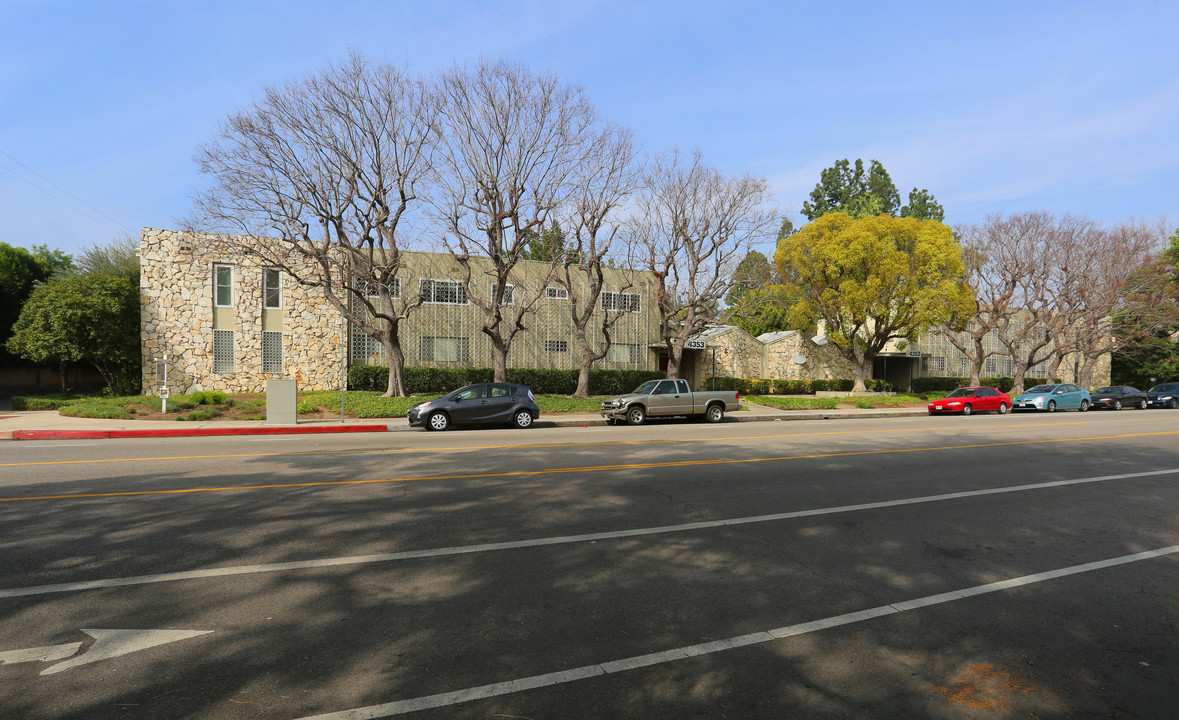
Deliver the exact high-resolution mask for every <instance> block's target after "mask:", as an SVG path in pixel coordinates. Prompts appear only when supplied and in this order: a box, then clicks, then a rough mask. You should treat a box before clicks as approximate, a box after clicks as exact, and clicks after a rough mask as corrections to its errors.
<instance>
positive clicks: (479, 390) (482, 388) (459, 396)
mask: <svg viewBox="0 0 1179 720" xmlns="http://www.w3.org/2000/svg"><path fill="white" fill-rule="evenodd" d="M485 397H487V386H486V385H472V386H471V387H469V388H467V389H466V390H462V391H460V392H457V393H455V396H454V399H455V400H478V399H480V398H485Z"/></svg>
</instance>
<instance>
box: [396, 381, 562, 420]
mask: <svg viewBox="0 0 1179 720" xmlns="http://www.w3.org/2000/svg"><path fill="white" fill-rule="evenodd" d="M408 417H409V424H410V425H411V426H413V427H424V428H426V429H427V430H446V429H447V428H449V427H450V426H451V425H509V426H511V427H518V428H527V427H532V424H533V423H534V422H536V419H537V418H539V417H540V408H539V407H537V406H536V398H535V397H533V396H532V388H530V387H528V386H527V385H514V384H512V383H475V384H474V385H467V386H466V387H461V388H459V389H458V390H455V391H454V392H452V393H450V394H449V395H445V396H443V397H440V398H438V399H436V400H429V401H427V402H424V403H418V404H417V405H414V406H413V407H411V408H410V409H409V414H408Z"/></svg>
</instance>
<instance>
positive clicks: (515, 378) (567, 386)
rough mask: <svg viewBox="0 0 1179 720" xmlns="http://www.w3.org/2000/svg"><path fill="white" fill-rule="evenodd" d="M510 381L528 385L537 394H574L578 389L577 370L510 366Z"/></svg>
mask: <svg viewBox="0 0 1179 720" xmlns="http://www.w3.org/2000/svg"><path fill="white" fill-rule="evenodd" d="M508 382H510V383H517V384H520V385H527V386H528V387H530V388H532V392H533V393H534V394H536V395H572V394H573V393H574V392H575V391H576V390H577V371H576V370H534V369H529V368H508Z"/></svg>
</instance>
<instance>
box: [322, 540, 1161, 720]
mask: <svg viewBox="0 0 1179 720" xmlns="http://www.w3.org/2000/svg"><path fill="white" fill-rule="evenodd" d="M1175 553H1179V545H1172V546H1170V547H1164V548H1159V549H1157V550H1148V551H1146V552H1140V553H1134V554H1133V555H1123V556H1121V557H1116V558H1110V559H1109V560H1099V561H1097V562H1091V563H1085V564H1083V565H1073V566H1071V567H1065V568H1060V569H1058V570H1050V571H1048V572H1042V573H1036V574H1034V575H1024V576H1022V577H1017V578H1011V579H1009V580H1001V581H999V582H993V583H988V584H986V585H976V586H974V587H969V588H963V589H961V590H956V591H954V592H948V593H941V594H938V595H928V596H926V597H921V598H914V599H913V600H909V601H906V602H900V603H893V604H890V605H881V606H879V607H874V608H869V609H867V610H860V611H859V612H853V613H847V614H845V615H836V616H833V617H828V618H823V619H821V620H814V621H812V622H807V623H801V624H798V625H788V626H785V627H780V628H774V629H772V630H765V631H762V632H756V633H751V634H749V635H740V636H737V637H732V638H727V639H724V640H716V641H713V642H708V643H701V644H699V645H688V646H686V647H680V648H675V649H672V650H665V651H662V652H656V653H650V654H648V655H637V656H634V657H629V658H624V659H622V660H614V661H610V662H604V663H599V664H596V665H584V666H582V667H579V668H573V669H571V670H562V671H559V672H554V673H547V674H545V675H533V676H531V677H526V678H519V679H516V680H508V681H506V682H500V683H492V684H490V685H481V686H479V687H473V688H466V689H464V690H455V691H453V692H447V693H439V694H437V695H426V696H422V697H417V698H410V699H407V700H397V701H394V702H389V703H383V704H381V705H369V706H367V707H361V708H353V709H351V710H343V711H340V712H332V713H326V714H322V715H313V716H308V717H304V718H301V719H300V720H372V719H373V718H384V717H390V716H392V715H403V714H405V713H411V712H417V711H419V710H427V709H430V708H439V707H447V706H450V705H457V704H459V703H464V702H470V701H472V700H483V699H486V698H490V697H496V696H499V695H508V694H511V693H517V692H521V691H523V690H533V689H536V688H542V687H551V686H554V685H562V684H564V683H569V682H575V681H577V680H584V679H587V678H591V677H599V676H602V675H610V674H613V673H620V672H626V671H627V670H634V669H636V668H642V667H648V666H651V665H659V664H662V663H669V662H675V661H677V660H685V659H687V658H693V657H699V656H701V655H708V654H711V653H716V652H723V651H725V650H733V649H736V648H740V647H746V646H749V645H758V644H761V643H767V642H773V641H774V640H781V639H783V638H790V637H795V636H797V635H805V634H807V633H813V632H818V631H820V630H827V629H829V628H833V627H839V626H841V625H850V624H852V623H858V622H863V621H865V620H872V619H874V618H878V617H883V616H885V615H894V614H896V613H902V612H906V611H909V610H916V609H919V608H923V607H929V606H930V605H938V604H941V603H947V602H952V601H954V600H962V599H965V598H969V597H975V596H978V595H984V594H987V593H993V592H999V591H1002V590H1009V589H1011V588H1014V587H1021V586H1024V585H1032V584H1034V583H1040V582H1045V581H1047V580H1055V579H1057V578H1062V577H1066V576H1069V575H1077V574H1080V573H1086V572H1093V571H1096V570H1102V569H1105V568H1109V567H1115V566H1118V565H1125V564H1127V563H1133V562H1140V561H1142V560H1150V559H1153V558H1158V557H1163V556H1165V555H1172V554H1175Z"/></svg>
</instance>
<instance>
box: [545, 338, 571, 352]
mask: <svg viewBox="0 0 1179 720" xmlns="http://www.w3.org/2000/svg"><path fill="white" fill-rule="evenodd" d="M544 351H545V352H547V353H564V352H569V341H567V340H545V341H544Z"/></svg>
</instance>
